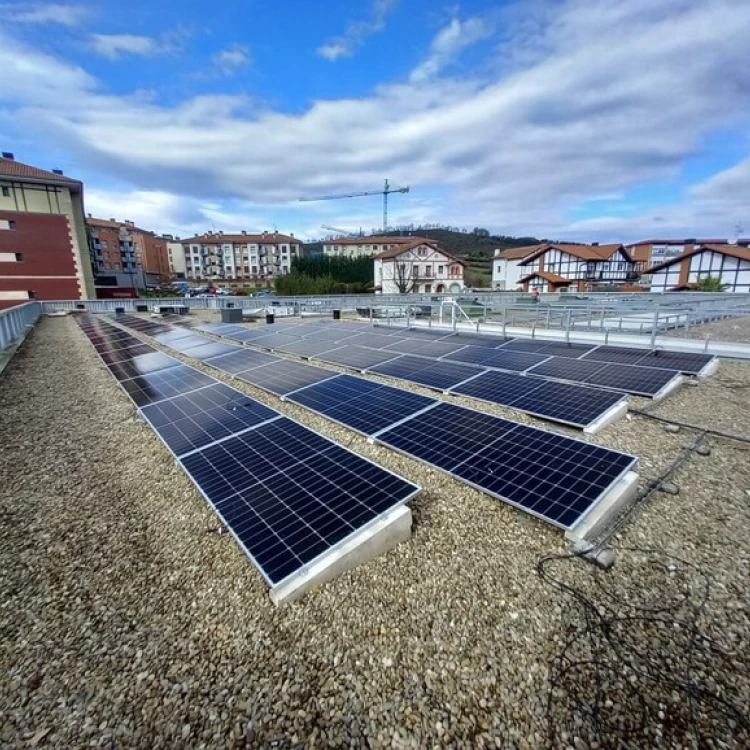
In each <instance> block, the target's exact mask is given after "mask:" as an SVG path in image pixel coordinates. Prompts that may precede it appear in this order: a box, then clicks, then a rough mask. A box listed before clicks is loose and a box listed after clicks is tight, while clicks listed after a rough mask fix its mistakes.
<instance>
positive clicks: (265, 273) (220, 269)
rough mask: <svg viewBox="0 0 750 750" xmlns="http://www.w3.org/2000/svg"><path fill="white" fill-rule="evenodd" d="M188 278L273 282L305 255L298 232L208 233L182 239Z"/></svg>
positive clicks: (207, 280)
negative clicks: (287, 233)
mask: <svg viewBox="0 0 750 750" xmlns="http://www.w3.org/2000/svg"><path fill="white" fill-rule="evenodd" d="M182 248H183V254H184V258H185V278H186V279H188V280H191V281H206V282H216V281H227V282H232V281H249V282H253V283H255V284H256V285H258V284H263V285H266V284H269V285H270V284H272V283H273V282H274V280H275V279H277V278H278V277H279V276H283V275H284V274H287V273H289V271H290V270H291V268H292V260H293V259H294V258H296V257H299V256H300V255H301V254H302V243H301V242H300V241H299V240H297V239H295V237H294V235H285V234H278V233H277V232H262V233H261V234H248V233H247V232H241V233H240V234H224V233H223V232H218V233H216V234H204V235H200V236H196V237H189V238H187V239H184V240H182Z"/></svg>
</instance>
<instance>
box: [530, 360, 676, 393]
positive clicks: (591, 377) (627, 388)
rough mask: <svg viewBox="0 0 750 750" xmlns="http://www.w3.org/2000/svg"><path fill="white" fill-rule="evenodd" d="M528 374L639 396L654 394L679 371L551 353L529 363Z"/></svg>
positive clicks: (667, 383)
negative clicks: (536, 363) (548, 357)
mask: <svg viewBox="0 0 750 750" xmlns="http://www.w3.org/2000/svg"><path fill="white" fill-rule="evenodd" d="M529 375H543V376H546V377H552V378H559V379H560V380H572V381H575V382H579V383H588V384H590V385H596V386H599V387H602V388H613V389H616V390H619V391H623V392H625V393H632V394H634V395H638V396H650V397H653V396H656V395H657V394H658V393H659V391H661V390H662V389H663V388H665V387H666V386H667V385H669V384H670V383H671V382H672V381H673V380H674V378H676V377H677V376H678V375H679V373H678V372H677V371H675V370H660V369H657V368H653V367H638V366H636V365H620V364H607V363H606V362H592V361H589V360H588V359H567V358H565V357H553V358H552V359H550V360H548V361H547V362H544V363H543V364H541V365H537V366H536V367H532V368H531V369H530V370H529Z"/></svg>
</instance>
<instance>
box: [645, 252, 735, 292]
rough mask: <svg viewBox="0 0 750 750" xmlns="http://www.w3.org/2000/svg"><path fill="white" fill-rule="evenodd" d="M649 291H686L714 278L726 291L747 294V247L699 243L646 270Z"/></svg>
mask: <svg viewBox="0 0 750 750" xmlns="http://www.w3.org/2000/svg"><path fill="white" fill-rule="evenodd" d="M648 274H649V275H650V276H651V291H652V292H673V291H680V290H689V289H692V288H695V286H696V285H697V284H698V282H700V281H701V280H702V279H705V278H707V277H709V276H710V277H712V278H718V279H719V281H720V282H721V284H723V285H724V287H725V291H727V292H739V293H745V294H747V293H748V292H750V247H746V246H744V247H743V246H742V245H729V244H709V243H707V244H703V245H699V246H698V247H696V248H693V249H692V250H690V251H689V252H685V253H683V254H682V255H681V256H679V257H677V258H671V259H669V260H667V261H664V263H659V264H657V265H656V266H653V267H651V268H649V269H648Z"/></svg>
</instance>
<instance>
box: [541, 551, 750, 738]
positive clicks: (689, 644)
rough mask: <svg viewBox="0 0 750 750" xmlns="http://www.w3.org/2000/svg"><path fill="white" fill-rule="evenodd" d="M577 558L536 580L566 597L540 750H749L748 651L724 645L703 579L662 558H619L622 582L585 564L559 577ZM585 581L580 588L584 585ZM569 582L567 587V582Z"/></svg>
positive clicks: (651, 554) (549, 562)
mask: <svg viewBox="0 0 750 750" xmlns="http://www.w3.org/2000/svg"><path fill="white" fill-rule="evenodd" d="M581 554H582V553H570V554H565V555H550V556H547V557H544V558H541V559H540V560H539V561H538V563H537V572H538V574H539V576H540V578H541V579H542V580H543V581H544V582H545V583H547V584H548V585H550V586H552V587H553V588H554V589H556V590H557V591H558V592H560V593H561V594H563V596H564V604H567V605H568V609H569V612H568V615H569V617H568V618H567V619H568V625H567V630H566V633H565V635H564V639H563V645H562V647H561V648H560V649H559V650H558V652H557V653H556V654H555V656H554V657H553V658H552V660H551V662H550V679H549V682H550V690H549V694H548V700H547V708H546V715H547V728H548V744H549V746H551V747H556V746H569V745H571V744H573V741H572V740H573V738H574V737H578V738H580V740H581V741H582V742H583V744H585V745H586V746H589V745H590V744H591V743H592V742H593V741H596V742H597V743H598V746H599V747H601V748H613V749H614V748H618V749H619V748H643V747H656V746H658V747H675V746H683V747H703V746H714V745H721V746H727V747H731V746H736V747H747V746H748V743H750V721H749V720H748V718H747V716H746V711H745V706H746V705H747V703H748V701H749V700H750V695H748V694H747V693H748V683H747V680H746V678H745V675H746V674H747V671H748V669H750V655H749V654H748V652H747V649H743V648H740V649H737V650H736V651H733V650H731V649H730V648H728V647H727V646H725V645H723V644H722V643H721V642H720V641H721V640H722V635H723V633H722V632H721V628H719V627H717V626H715V625H713V624H711V623H710V622H709V618H708V611H707V603H708V601H709V598H710V593H711V579H710V577H709V576H708V575H707V574H706V573H705V572H703V571H702V570H700V569H699V568H698V567H696V566H694V565H692V564H691V563H689V562H687V561H685V560H681V559H679V558H677V557H673V556H670V555H667V554H666V553H665V552H663V551H661V550H653V549H645V548H638V547H622V548H619V549H618V557H619V558H620V563H619V566H618V567H620V568H622V567H623V566H625V567H626V568H628V567H630V568H631V569H629V570H626V571H625V572H626V575H627V579H626V580H627V582H628V583H627V584H626V585H627V588H626V589H622V590H620V589H618V585H619V584H620V583H621V582H622V581H623V577H622V576H620V577H617V578H615V577H613V576H612V575H611V574H609V573H605V572H604V571H602V570H599V569H598V568H595V567H594V566H591V565H586V566H585V567H581V566H578V567H576V568H575V569H570V570H568V571H565V572H567V573H569V574H570V575H569V576H566V577H563V576H564V573H563V572H559V571H555V570H553V568H554V567H555V566H558V567H559V566H561V565H565V564H569V565H575V562H576V560H577V558H578V557H580V556H581ZM582 579H583V580H582ZM571 581H575V583H573V582H571Z"/></svg>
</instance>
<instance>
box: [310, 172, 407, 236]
mask: <svg viewBox="0 0 750 750" xmlns="http://www.w3.org/2000/svg"><path fill="white" fill-rule="evenodd" d="M408 192H409V188H408V186H407V187H402V188H392V187H391V186H390V184H389V182H388V180H386V181H385V183H384V185H383V189H382V190H365V191H363V192H361V193H344V194H343V195H321V196H320V197H319V198H300V201H333V200H339V198H362V197H363V196H365V195H382V196H383V231H384V232H387V231H388V196H389V195H390V194H391V193H408Z"/></svg>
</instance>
